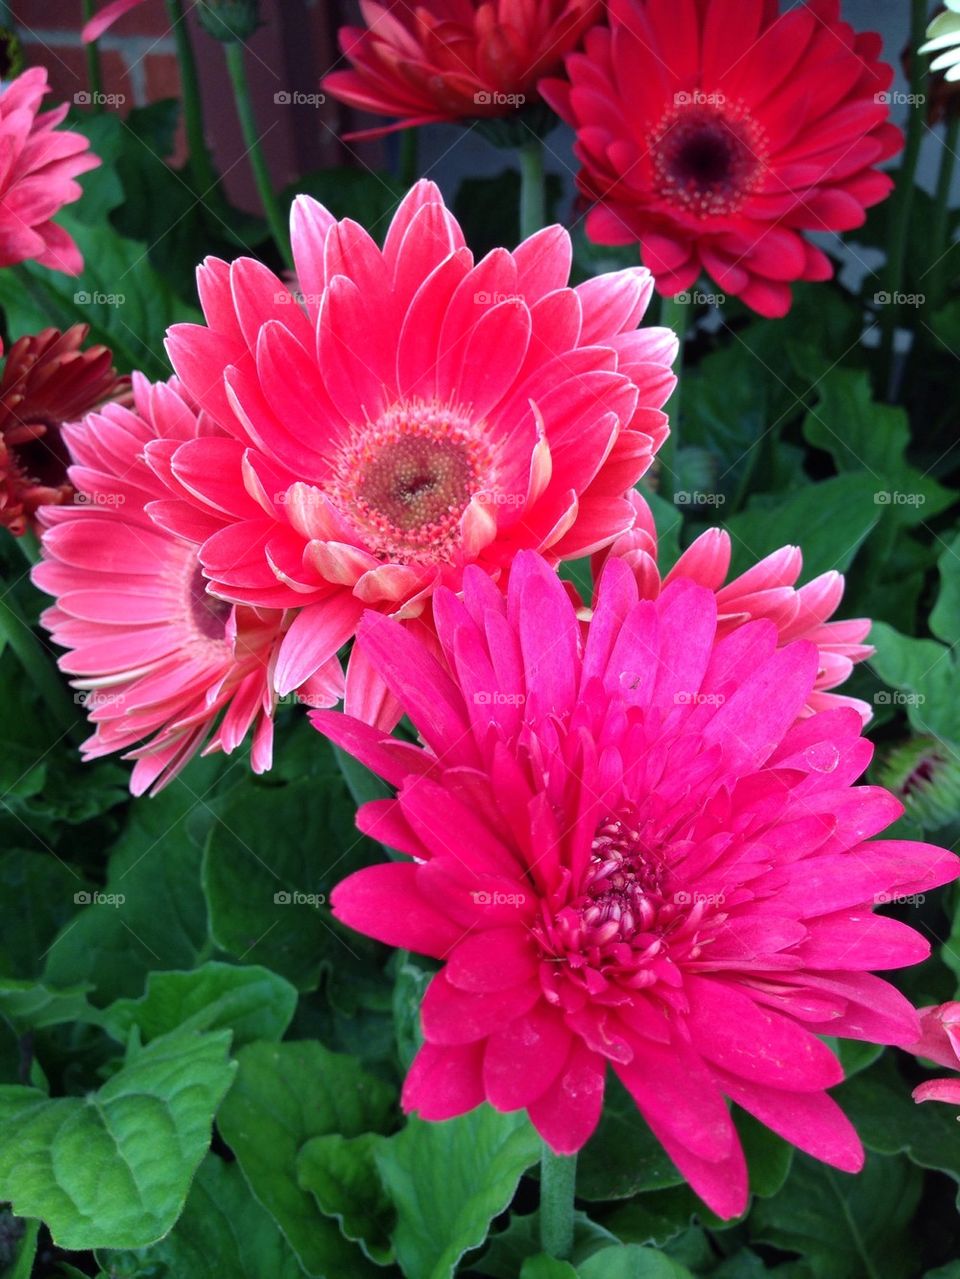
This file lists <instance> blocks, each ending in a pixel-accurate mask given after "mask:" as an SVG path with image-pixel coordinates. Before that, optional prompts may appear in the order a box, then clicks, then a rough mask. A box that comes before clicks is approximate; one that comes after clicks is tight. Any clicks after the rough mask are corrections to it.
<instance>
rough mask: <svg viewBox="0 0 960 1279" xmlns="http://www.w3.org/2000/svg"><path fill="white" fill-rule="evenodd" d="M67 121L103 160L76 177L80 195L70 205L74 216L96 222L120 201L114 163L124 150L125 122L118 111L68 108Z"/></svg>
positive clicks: (121, 193)
mask: <svg viewBox="0 0 960 1279" xmlns="http://www.w3.org/2000/svg"><path fill="white" fill-rule="evenodd" d="M67 121H68V127H69V128H70V129H71V130H73V131H74V132H75V133H82V134H83V136H84V137H85V138H88V139H89V140H90V150H91V151H93V152H94V154H95V155H98V156H99V157H100V159H101V160H102V161H103V163H102V164H101V165H100V167H99V168H98V169H91V170H90V172H89V173H82V174H81V175H80V177H79V178H78V179H77V181H78V182H79V183H80V185H81V186H82V187H83V195H82V197H81V198H80V200H79V201H78V202H77V203H76V204H75V205H73V206H72V212H73V214H74V216H75V217H77V218H78V219H79V220H80V221H81V222H86V223H88V224H89V225H91V226H96V224H97V223H98V222H105V221H106V219H107V217H108V216H109V214H110V213H111V212H112V211H113V210H114V209H115V208H116V207H117V206H118V205H119V204H122V203H123V184H122V183H121V181H120V178H119V175H118V174H117V170H116V165H117V159H118V157H119V156H120V153H121V151H122V150H123V132H124V125H123V123H122V122H121V120H120V117H119V116H118V115H116V114H115V113H111V112H109V111H96V112H91V111H71V112H70V114H69V116H68V117H67Z"/></svg>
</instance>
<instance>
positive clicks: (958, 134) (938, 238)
mask: <svg viewBox="0 0 960 1279" xmlns="http://www.w3.org/2000/svg"><path fill="white" fill-rule="evenodd" d="M958 142H960V111H958V110H957V109H956V107H955V106H954V104H953V103H952V102H951V103H950V104H949V106H948V107H947V127H946V129H945V131H944V135H943V142H942V143H941V146H942V147H943V150H942V152H941V155H940V172H939V173H938V174H937V190H936V193H935V194H934V197H933V200H934V209H933V226H932V227H931V232H930V252H931V254H932V256H933V265H932V266H931V267H930V272H932V273H933V281H932V283H931V285H930V292H931V295H932V305H933V307H934V308H936V307H938V306H939V305H940V304H941V303H942V301H943V298H944V293H945V292H946V289H945V283H946V282H945V280H944V273H943V272H942V271H939V272H938V271H937V267H938V266H939V265H940V263H941V262H942V260H943V257H944V255H945V254H946V252H947V250H948V249H949V247H950V240H951V236H950V230H949V226H950V222H949V219H950V188H951V185H952V184H953V171H954V165H955V161H956V158H957V144H958Z"/></svg>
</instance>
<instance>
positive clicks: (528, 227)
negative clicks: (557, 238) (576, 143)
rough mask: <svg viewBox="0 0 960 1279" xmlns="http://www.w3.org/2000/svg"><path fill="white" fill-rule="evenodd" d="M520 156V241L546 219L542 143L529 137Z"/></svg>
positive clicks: (532, 232) (539, 226)
mask: <svg viewBox="0 0 960 1279" xmlns="http://www.w3.org/2000/svg"><path fill="white" fill-rule="evenodd" d="M519 154H520V239H521V240H526V239H527V237H528V236H531V235H533V234H534V233H535V232H536V231H539V230H540V229H541V227H542V226H543V224H544V221H545V219H546V199H545V196H544V186H543V142H542V141H541V140H540V138H538V137H536V136H531V138H530V140H529V141H528V142H525V143H524V144H523V146H521V147H520V148H519Z"/></svg>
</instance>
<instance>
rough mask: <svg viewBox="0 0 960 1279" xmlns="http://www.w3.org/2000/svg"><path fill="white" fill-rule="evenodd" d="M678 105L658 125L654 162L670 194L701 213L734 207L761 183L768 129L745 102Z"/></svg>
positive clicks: (660, 181) (665, 191)
mask: <svg viewBox="0 0 960 1279" xmlns="http://www.w3.org/2000/svg"><path fill="white" fill-rule="evenodd" d="M688 96H692V97H693V99H694V100H693V101H692V102H690V103H686V104H683V105H681V106H678V107H674V109H673V110H672V111H669V112H668V113H667V115H666V116H665V117H664V119H663V120H662V121H661V122H660V124H659V126H658V127H657V129H656V130H655V133H654V140H653V144H652V150H653V163H654V168H655V170H656V173H657V179H658V185H659V187H660V190H661V192H662V194H663V196H664V198H665V199H667V200H671V201H673V202H675V203H679V204H682V205H684V206H685V207H686V208H687V209H689V210H690V211H691V212H692V213H695V214H697V215H698V216H699V217H708V216H710V215H716V214H723V213H733V212H735V211H736V210H737V209H738V208H740V206H741V205H742V204H743V203H744V201H745V200H746V199H747V198H748V196H750V195H751V194H752V193H753V192H754V191H755V190H756V189H757V188H758V187H759V185H760V181H761V179H762V177H763V172H764V162H765V157H766V151H767V147H766V141H765V138H764V135H763V131H762V130H761V129H760V127H759V126H758V125H757V124H756V122H755V121H754V120H753V119H752V118H751V117H750V116H749V115H748V114H747V112H746V111H745V110H744V109H743V108H730V107H727V106H725V105H715V104H712V103H701V102H698V101H697V100H696V99H697V97H702V96H705V95H688Z"/></svg>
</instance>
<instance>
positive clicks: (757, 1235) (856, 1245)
mask: <svg viewBox="0 0 960 1279" xmlns="http://www.w3.org/2000/svg"><path fill="white" fill-rule="evenodd" d="M921 1182H922V1178H921V1175H920V1173H919V1172H918V1171H917V1169H916V1168H913V1167H912V1166H911V1165H910V1164H909V1163H908V1162H907V1161H906V1160H904V1159H885V1158H883V1157H881V1156H879V1155H872V1156H871V1157H870V1158H869V1159H868V1160H867V1163H866V1166H865V1168H864V1170H863V1172H861V1173H859V1174H857V1175H856V1176H851V1175H849V1174H847V1173H842V1172H836V1171H835V1170H834V1169H833V1168H828V1167H827V1166H826V1165H825V1164H821V1163H817V1162H816V1161H815V1160H813V1159H810V1158H808V1157H807V1156H806V1155H798V1156H797V1159H796V1161H795V1162H794V1165H793V1171H792V1172H791V1174H790V1177H789V1179H788V1180H787V1183H786V1185H785V1186H784V1188H783V1189H782V1190H781V1191H780V1193H779V1194H778V1195H775V1196H774V1198H772V1199H762V1200H760V1201H759V1202H758V1203H757V1204H756V1206H755V1208H754V1210H753V1212H752V1213H751V1215H750V1218H749V1224H750V1231H751V1237H752V1238H753V1239H754V1240H755V1241H757V1242H762V1243H768V1244H772V1245H773V1246H774V1247H776V1248H781V1249H783V1250H784V1251H785V1252H797V1253H799V1254H800V1255H801V1256H802V1257H803V1258H804V1259H805V1261H806V1263H807V1265H808V1266H809V1267H810V1272H811V1274H812V1275H815V1276H817V1277H818V1279H819V1277H820V1276H823V1279H863V1276H864V1275H870V1276H872V1277H873V1276H875V1279H909V1277H910V1276H913V1275H915V1274H916V1273H917V1269H916V1240H915V1238H914V1237H913V1234H912V1231H911V1228H910V1223H911V1220H912V1218H913V1214H914V1212H915V1210H916V1206H917V1201H918V1199H919V1197H920V1189H921Z"/></svg>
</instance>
